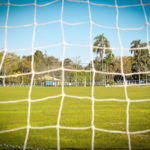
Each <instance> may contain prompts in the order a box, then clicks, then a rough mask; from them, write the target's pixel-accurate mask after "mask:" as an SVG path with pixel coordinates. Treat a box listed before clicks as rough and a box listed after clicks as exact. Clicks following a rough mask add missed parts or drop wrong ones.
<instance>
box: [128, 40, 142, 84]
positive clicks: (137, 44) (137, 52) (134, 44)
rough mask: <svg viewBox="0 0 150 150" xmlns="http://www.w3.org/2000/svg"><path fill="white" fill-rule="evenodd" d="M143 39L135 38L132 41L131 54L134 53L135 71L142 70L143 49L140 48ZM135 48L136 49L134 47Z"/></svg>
mask: <svg viewBox="0 0 150 150" xmlns="http://www.w3.org/2000/svg"><path fill="white" fill-rule="evenodd" d="M141 44H142V43H141V40H135V41H132V42H131V47H130V51H131V54H132V53H133V59H134V61H135V69H134V70H135V71H139V72H140V66H141V64H140V56H141V50H140V49H139V48H140V47H141ZM132 48H135V49H132ZM139 82H140V74H139Z"/></svg>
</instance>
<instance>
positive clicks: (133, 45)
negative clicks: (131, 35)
mask: <svg viewBox="0 0 150 150" xmlns="http://www.w3.org/2000/svg"><path fill="white" fill-rule="evenodd" d="M140 47H141V40H135V41H132V42H131V47H130V51H131V54H132V53H133V56H134V57H139V55H140V50H139V49H137V50H136V49H134V50H133V49H132V48H140Z"/></svg>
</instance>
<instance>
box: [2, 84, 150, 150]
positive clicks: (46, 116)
mask: <svg viewBox="0 0 150 150" xmlns="http://www.w3.org/2000/svg"><path fill="white" fill-rule="evenodd" d="M64 91H65V93H66V94H67V95H74V96H80V97H84V96H86V97H91V87H65V89H64ZM28 92H29V87H0V101H8V100H19V99H28ZM127 92H128V97H129V98H130V99H131V100H134V99H135V100H141V99H150V87H148V86H141V87H128V88H127ZM58 94H61V87H33V90H32V94H31V98H32V99H33V100H35V99H40V98H44V97H48V96H55V95H58ZM94 96H95V98H97V99H103V100H104V101H101V102H97V101H96V102H95V108H94V110H95V117H94V124H95V127H97V128H102V129H106V130H120V131H126V117H127V114H126V109H127V102H121V101H120V102H114V101H113V102H110V101H105V99H110V98H116V99H124V100H125V94H124V88H123V87H99V86H96V87H95V88H94ZM60 103H61V97H60V98H54V99H48V100H45V101H40V102H32V103H31V118H30V124H31V126H33V127H37V126H38V127H42V126H55V125H56V124H57V119H58V113H59V108H60ZM27 113H28V102H20V103H9V104H0V131H2V130H8V129H13V128H18V127H23V126H26V125H27ZM91 120H92V101H91V100H89V99H76V98H68V97H65V99H64V103H63V109H62V113H61V119H60V125H61V126H69V127H88V126H91ZM129 124H130V126H129V130H130V131H139V130H140V131H141V130H147V129H150V102H138V103H135V102H132V103H130V108H129ZM25 136H26V130H25V129H23V130H19V131H14V132H8V133H1V134H0V145H1V144H8V145H18V146H23V144H24V140H25ZM91 137H92V130H91V129H87V130H66V129H60V147H61V148H63V149H90V148H91V140H92V138H91ZM130 137H131V147H132V149H141V150H143V149H147V150H148V149H150V142H149V141H150V133H143V134H132V135H131V136H130ZM94 146H95V148H96V149H128V137H127V135H126V134H119V133H118V134H116V133H107V132H101V131H95V144H94ZM27 147H34V148H45V149H50V148H51V149H56V148H57V130H56V129H55V128H53V129H41V130H40V129H30V134H29V139H28V144H27ZM0 149H17V148H12V147H10V148H8V147H4V146H3V147H2V145H1V146H0Z"/></svg>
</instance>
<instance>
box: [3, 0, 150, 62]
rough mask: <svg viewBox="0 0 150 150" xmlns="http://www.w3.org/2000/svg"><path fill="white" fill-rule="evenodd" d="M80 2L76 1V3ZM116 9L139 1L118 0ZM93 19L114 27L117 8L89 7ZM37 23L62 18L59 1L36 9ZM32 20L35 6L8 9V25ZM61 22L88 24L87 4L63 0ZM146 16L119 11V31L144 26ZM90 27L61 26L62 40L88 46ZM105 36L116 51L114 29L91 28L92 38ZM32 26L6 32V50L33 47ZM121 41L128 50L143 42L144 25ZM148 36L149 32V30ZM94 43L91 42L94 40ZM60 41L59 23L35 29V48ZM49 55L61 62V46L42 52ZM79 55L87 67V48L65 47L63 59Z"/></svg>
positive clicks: (109, 0) (19, 0)
mask: <svg viewBox="0 0 150 150" xmlns="http://www.w3.org/2000/svg"><path fill="white" fill-rule="evenodd" d="M52 1H54V0H37V4H46V3H48V2H52ZM78 1H79V0H78ZM33 2H34V1H33V0H10V3H11V4H29V3H33ZM90 2H92V3H97V4H109V5H112V6H114V5H115V0H90ZM0 3H7V0H0ZM117 3H118V6H125V5H134V4H140V0H117ZM143 3H144V4H150V0H143ZM90 7H91V14H92V20H93V22H95V23H96V24H100V25H103V26H107V27H116V8H115V7H106V6H96V5H90ZM144 7H145V10H146V15H147V17H148V21H149V22H150V5H147V6H144ZM6 12H7V6H6V5H0V14H1V15H0V26H4V25H5V20H6ZM36 16H37V17H36V22H37V23H38V24H41V23H46V22H49V21H54V20H60V17H61V0H59V1H58V2H55V3H53V4H51V5H48V6H44V7H37V14H36ZM33 20H34V6H23V7H20V6H10V11H9V17H8V26H18V25H25V24H32V23H33ZM63 21H66V22H70V23H77V22H89V11H88V4H87V3H77V2H70V1H67V0H65V3H64V13H63ZM145 23H146V22H145V17H144V12H143V9H142V6H137V7H125V8H119V27H121V28H138V27H141V26H143V25H145ZM4 31H5V29H4V28H0V49H1V48H3V47H4V39H5V36H4ZM89 31H90V25H89V24H83V25H77V26H69V25H65V24H64V32H65V41H66V42H68V43H71V44H81V45H88V44H89V37H90V36H89ZM102 33H104V35H105V36H106V37H107V39H108V40H109V41H110V44H111V47H113V48H119V47H120V46H119V41H118V35H117V30H115V29H104V28H100V27H97V26H95V25H93V32H92V35H93V39H94V37H95V36H97V35H100V34H102ZM32 34H33V26H29V27H24V28H13V29H8V36H7V48H8V50H10V51H11V50H12V49H13V50H14V49H22V48H31V46H32ZM120 34H121V41H122V45H123V47H124V48H129V47H130V42H131V41H132V40H139V39H140V40H141V41H142V42H146V40H147V39H146V36H147V35H146V34H147V30H146V26H145V28H143V29H141V30H138V31H133V30H126V31H124V30H122V31H120ZM149 35H150V29H149ZM93 41H94V40H93ZM60 42H62V32H61V25H60V23H59V22H57V23H53V24H47V25H44V26H37V28H36V38H35V43H34V47H42V46H47V45H51V44H57V43H60ZM41 50H42V51H43V52H44V53H45V52H47V54H48V55H52V56H55V57H57V58H59V59H60V60H61V59H62V50H63V48H62V46H58V47H53V48H45V49H41ZM113 53H115V55H117V56H118V55H120V50H114V51H113ZM16 54H18V55H29V54H31V51H23V52H17V53H16ZM124 55H130V52H129V51H124ZM77 56H80V59H81V62H82V63H85V64H87V63H88V62H89V61H90V59H91V55H90V49H89V48H87V47H84V48H82V47H70V46H67V47H66V54H65V57H66V58H67V57H69V58H71V59H74V58H75V57H77Z"/></svg>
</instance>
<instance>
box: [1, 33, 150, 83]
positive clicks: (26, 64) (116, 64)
mask: <svg viewBox="0 0 150 150" xmlns="http://www.w3.org/2000/svg"><path fill="white" fill-rule="evenodd" d="M146 47H147V43H143V42H141V40H134V41H132V42H131V46H130V49H129V51H130V53H131V56H123V57H122V59H123V68H122V69H123V71H124V73H138V72H147V71H149V70H150V53H149V50H148V49H147V48H146ZM93 53H95V54H96V57H95V59H94V61H93V62H94V67H95V69H96V70H98V71H101V72H108V73H109V72H111V73H112V72H114V73H116V72H117V73H120V72H121V56H115V54H114V53H113V52H112V50H111V46H110V42H109V40H108V39H107V38H106V37H105V36H104V34H101V35H98V36H96V37H95V38H94V44H93ZM2 56H3V52H0V61H1V60H2ZM33 57H34V66H33V67H34V70H35V71H36V72H41V71H46V70H52V69H56V68H61V65H62V62H61V60H59V59H58V58H56V57H54V56H48V55H47V53H46V52H45V53H43V52H42V51H41V50H36V52H35V53H34V56H33ZM31 61H32V56H31V55H28V56H22V57H21V56H18V55H16V54H14V53H7V54H6V56H5V59H4V63H3V66H2V69H1V71H0V75H1V76H7V75H13V74H21V73H29V72H31ZM64 67H65V68H68V69H75V70H78V69H79V70H90V69H92V62H89V64H88V65H86V66H84V65H82V64H81V61H80V60H78V61H74V60H72V59H70V58H65V60H64ZM47 76H51V77H53V78H57V79H60V80H61V76H62V75H61V71H54V72H49V73H47ZM126 78H127V80H135V81H136V82H139V81H145V82H147V81H148V80H150V75H149V74H148V73H143V74H142V73H139V74H133V75H130V76H126ZM30 80H31V75H25V76H18V77H17V78H12V77H11V78H6V79H2V78H1V79H0V84H4V82H5V83H7V84H9V83H14V82H15V83H30ZM44 80H47V79H46V78H42V74H40V75H36V76H35V82H39V83H40V82H41V81H42V82H44ZM65 81H66V82H85V81H86V82H87V83H89V84H91V82H92V71H91V72H75V71H65ZM95 81H96V82H102V83H104V82H105V84H107V83H109V84H113V83H117V82H122V76H119V75H113V74H102V73H100V74H98V73H97V74H96V76H95Z"/></svg>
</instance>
